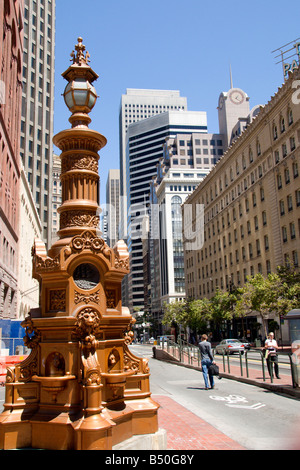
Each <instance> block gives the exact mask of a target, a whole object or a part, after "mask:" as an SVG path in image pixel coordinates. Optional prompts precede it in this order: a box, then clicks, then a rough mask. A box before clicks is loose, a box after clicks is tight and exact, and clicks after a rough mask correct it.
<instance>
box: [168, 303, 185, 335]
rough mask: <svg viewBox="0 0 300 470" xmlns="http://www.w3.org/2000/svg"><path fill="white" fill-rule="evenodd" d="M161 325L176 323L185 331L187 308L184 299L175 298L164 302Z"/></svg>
mask: <svg viewBox="0 0 300 470" xmlns="http://www.w3.org/2000/svg"><path fill="white" fill-rule="evenodd" d="M162 324H163V325H169V326H172V325H178V326H182V327H183V328H184V330H185V332H186V328H187V326H188V309H187V301H186V300H185V299H182V300H176V301H175V302H171V303H169V304H167V303H164V316H163V319H162Z"/></svg>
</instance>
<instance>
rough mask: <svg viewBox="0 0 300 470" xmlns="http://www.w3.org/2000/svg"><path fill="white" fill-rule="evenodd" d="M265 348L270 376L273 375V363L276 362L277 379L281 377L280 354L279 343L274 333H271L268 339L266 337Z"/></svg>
mask: <svg viewBox="0 0 300 470" xmlns="http://www.w3.org/2000/svg"><path fill="white" fill-rule="evenodd" d="M265 349H266V355H267V366H268V371H269V374H270V376H272V375H273V363H274V369H275V375H276V377H277V379H280V377H279V367H278V356H277V349H278V344H277V341H276V339H274V333H269V335H268V339H266V342H265Z"/></svg>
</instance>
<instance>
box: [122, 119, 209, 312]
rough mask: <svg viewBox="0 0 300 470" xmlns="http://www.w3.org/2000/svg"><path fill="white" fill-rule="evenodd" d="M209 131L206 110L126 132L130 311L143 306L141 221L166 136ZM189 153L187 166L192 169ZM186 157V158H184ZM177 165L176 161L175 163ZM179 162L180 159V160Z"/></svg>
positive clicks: (134, 126) (135, 126)
mask: <svg viewBox="0 0 300 470" xmlns="http://www.w3.org/2000/svg"><path fill="white" fill-rule="evenodd" d="M193 132H197V133H198V134H199V133H200V134H201V133H205V134H206V133H207V120H206V113H205V112H200V111H181V112H180V111H178V110H177V111H168V112H165V113H162V114H159V115H156V116H152V117H150V118H148V119H146V120H143V121H140V122H136V123H133V124H131V125H130V126H129V128H128V132H127V145H126V149H127V153H126V162H127V168H126V175H127V181H126V187H127V214H128V238H127V243H128V249H129V254H130V273H129V275H128V276H127V277H128V307H129V308H130V310H131V311H133V310H134V308H136V307H142V306H143V305H144V281H143V246H142V233H141V231H142V230H141V227H142V221H143V217H144V216H145V215H146V214H147V211H148V209H147V205H149V201H150V198H149V196H150V182H151V180H152V178H154V177H155V176H156V174H157V164H158V162H159V160H160V158H162V157H163V146H164V144H165V141H166V139H168V138H174V137H175V136H176V135H177V134H182V135H184V134H191V133H193ZM188 157H189V152H187V158H186V159H185V160H186V168H187V169H188V168H191V167H192V168H193V167H194V162H193V161H192V162H190V161H189V158H188ZM182 158H183V157H182ZM175 164H176V163H175ZM177 164H178V162H177Z"/></svg>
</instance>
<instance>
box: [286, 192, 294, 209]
mask: <svg viewBox="0 0 300 470" xmlns="http://www.w3.org/2000/svg"><path fill="white" fill-rule="evenodd" d="M287 206H288V211H289V212H290V211H292V210H293V199H292V196H291V194H289V195H288V196H287Z"/></svg>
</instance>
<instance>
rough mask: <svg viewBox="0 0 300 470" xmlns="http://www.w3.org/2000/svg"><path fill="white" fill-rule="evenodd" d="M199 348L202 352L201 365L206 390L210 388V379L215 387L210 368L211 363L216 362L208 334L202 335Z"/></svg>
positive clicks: (211, 384)
mask: <svg viewBox="0 0 300 470" xmlns="http://www.w3.org/2000/svg"><path fill="white" fill-rule="evenodd" d="M199 349H200V353H201V367H202V373H203V378H204V383H205V390H208V389H209V384H208V381H209V383H210V387H211V388H214V377H213V375H211V374H210V373H209V370H208V369H209V366H210V365H211V364H215V361H214V357H213V354H212V350H211V344H210V343H209V342H208V341H207V335H202V336H201V341H200V343H199Z"/></svg>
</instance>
